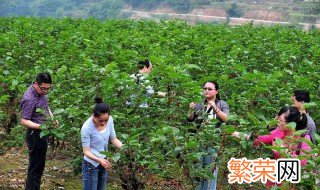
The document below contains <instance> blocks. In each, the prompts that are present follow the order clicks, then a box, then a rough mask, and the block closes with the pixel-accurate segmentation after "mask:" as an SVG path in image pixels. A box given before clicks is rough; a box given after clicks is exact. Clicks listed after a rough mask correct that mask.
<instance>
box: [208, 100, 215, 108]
mask: <svg viewBox="0 0 320 190" xmlns="http://www.w3.org/2000/svg"><path fill="white" fill-rule="evenodd" d="M208 104H209V105H210V106H212V107H213V109H217V106H216V103H215V102H214V101H212V100H211V101H209V102H208Z"/></svg>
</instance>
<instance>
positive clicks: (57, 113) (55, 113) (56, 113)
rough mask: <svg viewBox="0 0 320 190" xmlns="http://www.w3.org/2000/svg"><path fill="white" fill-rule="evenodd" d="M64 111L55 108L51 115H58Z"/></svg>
mask: <svg viewBox="0 0 320 190" xmlns="http://www.w3.org/2000/svg"><path fill="white" fill-rule="evenodd" d="M63 112H64V109H62V108H61V109H56V110H54V112H53V113H52V114H53V115H59V114H61V113H63Z"/></svg>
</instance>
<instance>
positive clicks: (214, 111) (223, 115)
mask: <svg viewBox="0 0 320 190" xmlns="http://www.w3.org/2000/svg"><path fill="white" fill-rule="evenodd" d="M203 95H204V97H205V99H204V100H203V103H202V104H197V103H194V102H191V103H190V105H189V107H190V113H189V117H188V119H187V120H188V121H189V122H199V120H198V117H199V114H200V112H204V113H206V114H207V117H208V118H206V119H207V120H208V121H210V120H212V119H218V120H219V122H218V125H216V127H219V126H220V124H221V123H223V122H226V121H227V120H228V115H229V106H228V104H227V103H226V102H225V101H223V100H221V99H220V96H219V84H218V83H217V82H216V81H208V82H206V83H205V85H204V86H203ZM202 119H203V118H202ZM200 122H201V121H200ZM208 152H210V154H211V153H214V152H216V150H214V149H213V148H209V149H208ZM210 154H209V153H208V155H207V156H205V157H203V158H202V161H203V163H204V165H210V164H212V163H213V156H212V155H210ZM212 171H213V176H214V178H213V179H209V180H206V179H201V180H200V183H199V187H198V188H197V189H199V190H215V189H216V186H217V178H218V168H217V167H216V168H214V169H213V170H212Z"/></svg>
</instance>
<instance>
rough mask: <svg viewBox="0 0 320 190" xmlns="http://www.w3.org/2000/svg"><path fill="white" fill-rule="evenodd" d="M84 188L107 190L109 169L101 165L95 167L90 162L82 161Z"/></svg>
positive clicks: (85, 189)
mask: <svg viewBox="0 0 320 190" xmlns="http://www.w3.org/2000/svg"><path fill="white" fill-rule="evenodd" d="M82 183H83V184H82V185H83V188H82V189H83V190H105V189H106V187H107V170H106V169H105V168H104V167H102V166H101V165H99V166H98V167H94V166H93V165H92V164H91V163H90V162H88V161H86V160H83V163H82Z"/></svg>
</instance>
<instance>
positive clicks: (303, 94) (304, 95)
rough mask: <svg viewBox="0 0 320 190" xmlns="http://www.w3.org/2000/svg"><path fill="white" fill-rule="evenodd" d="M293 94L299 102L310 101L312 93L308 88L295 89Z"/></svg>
mask: <svg viewBox="0 0 320 190" xmlns="http://www.w3.org/2000/svg"><path fill="white" fill-rule="evenodd" d="M293 95H294V96H295V97H296V100H297V101H298V102H306V103H308V102H310V93H309V92H308V91H306V90H295V91H293Z"/></svg>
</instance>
